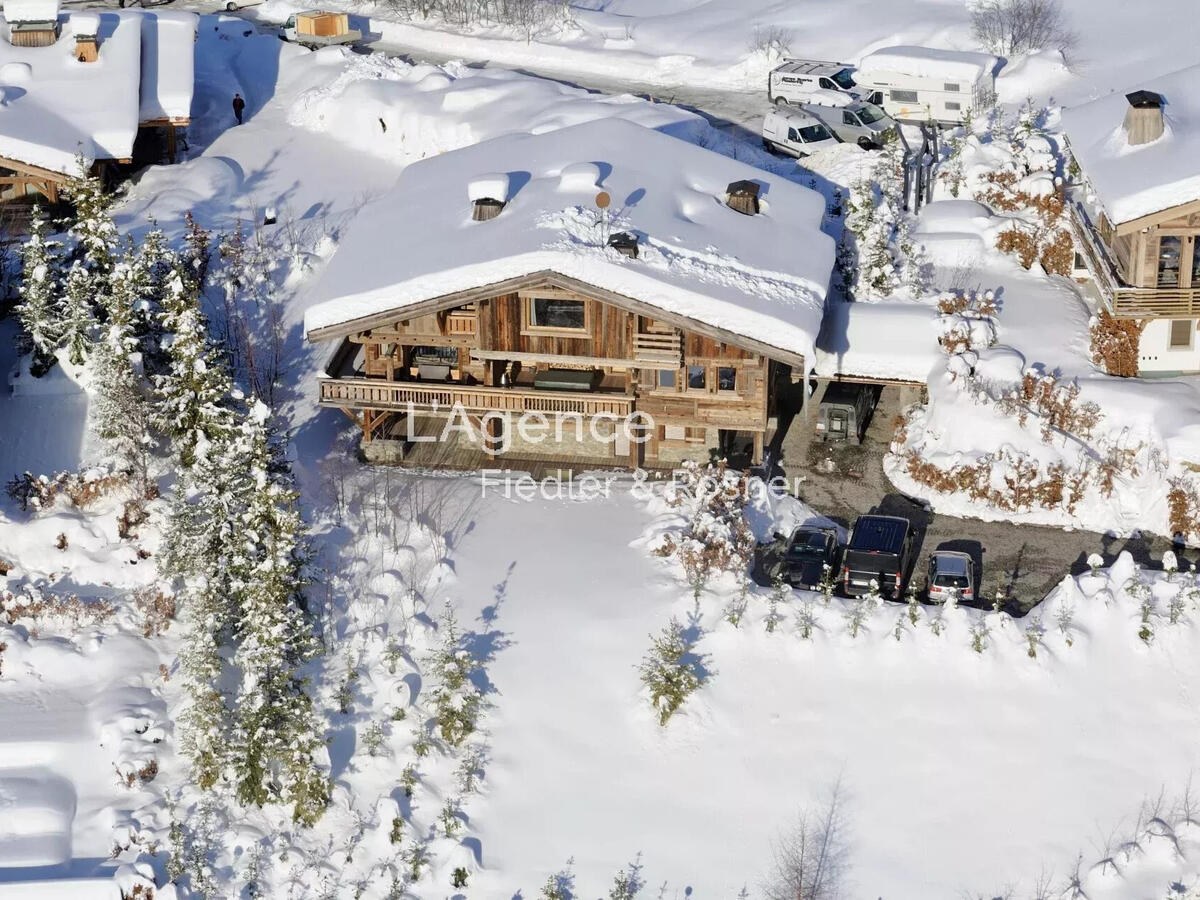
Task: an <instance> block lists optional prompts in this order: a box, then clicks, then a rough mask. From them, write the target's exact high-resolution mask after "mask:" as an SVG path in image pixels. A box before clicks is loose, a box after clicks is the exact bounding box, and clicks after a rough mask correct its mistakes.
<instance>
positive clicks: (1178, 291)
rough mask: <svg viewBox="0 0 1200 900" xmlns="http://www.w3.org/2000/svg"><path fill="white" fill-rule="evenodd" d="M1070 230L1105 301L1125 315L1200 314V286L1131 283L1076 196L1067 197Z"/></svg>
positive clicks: (1160, 316)
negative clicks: (1159, 285)
mask: <svg viewBox="0 0 1200 900" xmlns="http://www.w3.org/2000/svg"><path fill="white" fill-rule="evenodd" d="M1068 206H1069V209H1070V212H1071V232H1072V235H1073V236H1074V238H1075V244H1076V246H1077V247H1078V248H1079V250H1080V253H1081V255H1082V256H1083V259H1084V261H1085V262H1086V264H1087V268H1088V271H1089V272H1090V273H1091V275H1092V278H1093V279H1094V280H1095V282H1096V289H1097V290H1098V291H1099V292H1100V296H1101V298H1102V299H1103V300H1104V303H1105V305H1106V306H1107V307H1108V309H1109V311H1110V312H1111V313H1112V314H1113V315H1114V316H1121V317H1124V318H1196V317H1200V288H1195V287H1191V288H1178V287H1131V286H1130V285H1128V284H1127V283H1126V282H1125V280H1124V279H1123V278H1122V276H1121V270H1120V268H1119V267H1118V266H1117V263H1116V260H1115V259H1114V258H1113V256H1112V254H1111V253H1110V252H1109V250H1108V247H1107V246H1106V245H1105V242H1104V240H1103V238H1102V237H1101V233H1100V229H1099V227H1098V226H1097V225H1096V223H1095V221H1094V218H1093V216H1092V214H1091V213H1090V212H1089V211H1088V209H1087V208H1086V207H1085V206H1084V204H1083V203H1081V202H1080V200H1079V199H1078V198H1076V197H1069V198H1068Z"/></svg>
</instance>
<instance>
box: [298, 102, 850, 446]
mask: <svg viewBox="0 0 1200 900" xmlns="http://www.w3.org/2000/svg"><path fill="white" fill-rule="evenodd" d="M823 214H824V200H823V199H822V198H821V197H820V196H819V195H817V194H816V193H814V192H812V191H809V190H808V189H806V188H802V187H799V186H798V185H795V184H793V183H791V182H789V181H787V180H786V179H783V178H779V177H776V176H771V175H767V174H766V173H764V172H761V171H759V170H756V169H752V168H750V167H748V166H746V165H743V164H741V163H738V162H736V161H734V160H731V159H729V158H727V157H724V156H720V155H718V154H715V153H712V152H710V151H708V150H704V149H702V148H700V147H697V146H695V145H692V144H689V143H686V142H684V141H681V140H679V139H676V138H674V137H671V136H669V135H666V134H662V133H660V132H657V131H654V130H651V129H647V128H644V127H642V126H639V125H634V124H631V123H628V122H625V121H620V120H614V119H608V120H602V121H598V122H593V123H589V124H585V125H578V126H573V127H570V128H564V129H561V130H559V131H555V132H550V133H547V134H542V135H536V136H533V135H514V136H509V137H503V138H498V139H496V140H492V141H488V142H485V143H482V144H478V145H475V146H473V147H469V148H466V149H463V150H458V151H454V152H452V153H446V154H443V155H441V156H438V157H435V158H432V159H429V160H425V161H422V162H419V163H416V164H414V165H412V166H410V167H409V168H408V169H406V170H405V171H404V173H403V174H402V176H401V178H400V180H399V181H398V183H397V184H396V186H395V187H394V188H393V189H392V190H391V191H390V192H389V193H388V194H386V195H385V196H383V197H381V198H379V199H378V200H376V201H374V202H373V203H372V204H371V205H370V206H369V207H368V208H367V209H364V210H363V211H362V212H361V213H360V214H359V216H358V218H357V219H356V220H355V222H354V223H353V224H352V225H351V227H350V229H349V231H348V233H347V234H346V235H345V237H344V238H343V239H342V241H341V244H340V246H339V248H338V250H337V252H336V254H335V255H334V257H333V259H332V260H331V262H330V264H329V266H328V268H327V269H326V271H325V273H324V275H323V276H322V278H321V280H320V282H319V283H318V284H317V285H316V287H315V289H314V291H315V296H314V298H313V300H314V301H315V302H314V303H313V305H312V306H311V307H310V308H309V310H308V313H307V315H306V320H305V325H306V330H307V334H308V338H309V340H311V341H316V342H328V343H329V345H330V348H331V351H330V356H329V363H328V365H327V367H326V371H325V374H324V376H323V377H322V378H321V379H320V380H319V384H318V385H317V390H318V391H319V397H320V403H321V405H323V406H329V407H333V408H337V409H340V410H342V411H343V412H345V413H346V414H347V415H349V416H350V417H351V418H352V419H353V420H354V421H355V423H356V424H357V426H358V427H359V428H360V430H361V436H362V449H363V452H364V454H365V455H366V456H367V458H368V459H372V460H378V461H388V462H406V463H410V464H415V465H430V466H440V465H444V466H451V467H460V468H474V467H478V466H479V465H483V464H487V457H488V456H500V457H501V458H502V459H504V460H506V461H509V462H511V463H512V464H515V465H520V464H521V462H522V461H530V460H543V461H544V460H546V459H562V460H563V461H564V463H566V464H571V465H578V464H588V465H598V466H599V465H618V466H637V465H669V464H670V463H672V462H675V461H678V460H679V459H680V458H683V457H702V458H708V457H709V456H710V454H712V453H714V452H721V451H728V450H729V449H731V448H736V449H738V450H741V449H742V448H743V447H747V446H748V447H749V448H750V449H751V454H752V456H753V457H754V458H755V459H756V460H757V459H760V458H761V456H762V450H763V446H764V443H765V441H766V440H768V439H769V435H768V431H769V429H770V426H771V414H772V398H773V388H774V385H775V383H776V380H777V379H778V378H781V377H787V375H788V373H789V372H794V373H795V374H796V377H799V376H800V375H801V373H804V372H807V371H808V369H809V368H810V367H811V364H812V359H813V346H814V344H815V340H816V335H817V332H818V331H819V329H820V324H821V317H822V312H823V308H824V304H825V297H826V291H827V288H828V282H829V277H830V272H831V269H832V264H833V252H834V248H833V242H832V240H831V239H830V238H829V237H828V236H827V235H825V234H823V233H822V232H821V230H820V223H821V219H822V216H823ZM455 417H457V418H458V419H460V420H465V421H466V423H468V425H469V428H470V429H471V431H470V433H464V431H463V430H457V431H456V432H455V433H454V435H453V438H452V439H450V440H428V438H441V437H443V436H444V434H445V423H446V422H447V421H450V420H451V419H453V418H455ZM522 421H525V422H526V423H529V422H530V421H532V425H529V426H528V427H524V428H523V427H521V422H522ZM542 422H544V423H545V425H544V427H543V426H542V424H541V423H542ZM458 424H460V425H461V424H462V422H461V421H460V422H459V423H458ZM543 431H549V432H550V435H549V436H547V435H545V434H543Z"/></svg>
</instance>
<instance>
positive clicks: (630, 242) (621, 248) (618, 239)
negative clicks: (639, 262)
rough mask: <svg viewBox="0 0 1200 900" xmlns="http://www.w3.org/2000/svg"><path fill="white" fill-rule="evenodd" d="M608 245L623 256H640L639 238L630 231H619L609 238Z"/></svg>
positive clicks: (632, 257) (631, 257) (635, 257)
mask: <svg viewBox="0 0 1200 900" xmlns="http://www.w3.org/2000/svg"><path fill="white" fill-rule="evenodd" d="M608 246H609V247H611V248H612V249H613V250H616V251H617V252H618V253H620V254H621V255H622V256H628V257H629V258H630V259H637V258H638V238H637V235H636V234H633V233H632V232H630V231H618V232H617V233H616V234H614V235H612V236H611V237H609V239H608Z"/></svg>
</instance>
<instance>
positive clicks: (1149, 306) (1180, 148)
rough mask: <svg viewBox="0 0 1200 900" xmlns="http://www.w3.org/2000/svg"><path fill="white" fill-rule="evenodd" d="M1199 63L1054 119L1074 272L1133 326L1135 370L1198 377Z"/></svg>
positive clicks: (1199, 236)
mask: <svg viewBox="0 0 1200 900" xmlns="http://www.w3.org/2000/svg"><path fill="white" fill-rule="evenodd" d="M1198 80H1200V67H1193V68H1191V69H1187V70H1184V71H1183V72H1177V73H1174V74H1173V75H1168V76H1166V77H1165V78H1163V79H1159V80H1158V81H1156V82H1155V83H1153V85H1152V86H1153V87H1154V88H1155V90H1137V91H1133V92H1131V93H1128V94H1123V95H1122V94H1116V95H1110V96H1107V97H1103V98H1101V99H1100V100H1096V101H1092V102H1091V103H1087V104H1084V105H1082V106H1080V107H1076V108H1074V109H1069V110H1067V111H1065V113H1064V126H1065V129H1066V132H1067V137H1068V140H1069V146H1070V150H1071V153H1072V156H1073V159H1074V162H1075V165H1076V166H1077V167H1078V179H1077V183H1076V184H1075V185H1073V187H1072V189H1071V191H1070V200H1071V203H1070V211H1071V219H1072V230H1073V232H1074V237H1075V242H1076V248H1077V267H1078V268H1079V270H1080V271H1081V272H1084V271H1086V274H1087V275H1088V276H1089V277H1090V278H1091V279H1092V280H1094V283H1095V286H1096V289H1097V292H1098V293H1099V295H1100V299H1101V301H1102V303H1103V304H1104V305H1105V307H1106V308H1107V309H1108V310H1109V311H1110V312H1111V313H1112V314H1113V315H1115V316H1118V317H1123V318H1132V319H1136V320H1138V321H1139V322H1140V323H1141V324H1142V325H1143V331H1142V336H1141V342H1140V344H1141V346H1140V349H1139V370H1140V372H1142V373H1143V374H1151V373H1158V374H1172V373H1177V372H1196V371H1200V341H1198V340H1197V333H1196V332H1197V329H1198V328H1200V246H1198V241H1200V103H1198V102H1197V101H1196V98H1195V96H1194V95H1195V85H1196V83H1197V81H1198Z"/></svg>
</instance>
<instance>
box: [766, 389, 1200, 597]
mask: <svg viewBox="0 0 1200 900" xmlns="http://www.w3.org/2000/svg"><path fill="white" fill-rule="evenodd" d="M823 390H824V386H823V385H822V387H821V388H820V389H819V390H818V391H817V395H816V397H815V398H814V401H813V407H812V410H811V419H810V420H808V421H806V420H805V419H804V418H803V417H800V416H797V417H796V419H795V420H794V421H793V423H792V426H791V428H789V430H788V434H787V437H786V438H785V439H784V441H783V459H782V465H783V469H784V472H785V474H786V477H787V478H788V481H789V483H791V482H792V480H793V479H795V478H801V479H802V480H801V481H800V484H799V488H798V496H799V497H800V498H801V499H802V500H804V501H805V502H806V503H808V504H809V505H810V506H812V507H813V508H814V509H816V510H818V511H820V512H821V513H823V514H825V515H827V516H829V517H830V518H832V519H834V520H835V521H837V522H838V523H839V524H843V525H847V526H849V525H850V524H852V523H853V521H854V519H855V518H856V517H857V516H860V515H862V514H864V513H867V512H881V513H884V514H886V515H899V516H904V517H906V518H908V519H910V520H911V521H912V522H913V523H914V525H915V526H916V527H917V529H918V531H919V532H920V533H919V540H920V548H921V549H920V554H919V556H918V558H917V564H916V567H915V568H914V573H915V577H916V578H917V579H918V583H919V584H924V573H925V567H926V561H927V559H928V557H929V553H930V551H932V550H937V549H947V550H964V551H966V552H968V553H971V554H972V556H974V557H975V560H976V566H977V568H979V569H980V571H982V579H981V584H980V585H979V597H980V599H981V601H984V602H986V603H990V602H991V600H992V598H993V597H994V596H995V593H996V590H997V588H998V587H999V588H1002V589H1003V590H1005V591H1006V593H1007V595H1008V597H1009V598H1010V602H1009V603H1008V604H1007V608H1008V609H1009V610H1010V611H1011V612H1013V613H1015V614H1022V613H1024V612H1026V611H1027V610H1028V609H1029V608H1030V607H1031V606H1033V605H1034V604H1036V603H1037V602H1038V601H1040V600H1041V599H1042V598H1043V597H1044V596H1045V595H1046V594H1047V593H1048V592H1049V591H1050V589H1051V588H1053V587H1054V585H1055V584H1057V583H1058V582H1059V581H1060V580H1062V577H1063V575H1064V574H1065V573H1066V572H1068V571H1069V572H1071V573H1072V574H1077V573H1079V572H1082V571H1085V570H1086V569H1087V558H1088V556H1089V555H1091V554H1092V553H1099V554H1101V555H1102V556H1103V557H1104V558H1105V560H1106V561H1110V560H1112V559H1115V558H1116V556H1117V554H1119V553H1120V552H1121V551H1122V550H1128V551H1129V552H1130V553H1132V554H1133V557H1134V559H1135V560H1137V561H1138V562H1139V563H1141V564H1142V565H1147V566H1151V567H1153V568H1159V567H1161V565H1162V554H1163V551H1165V550H1170V549H1171V542H1170V541H1169V540H1167V539H1166V538H1161V537H1156V536H1152V535H1146V536H1144V537H1132V538H1128V539H1125V538H1114V537H1111V536H1109V535H1104V534H1100V533H1097V532H1092V531H1064V530H1062V529H1059V528H1047V527H1043V526H1037V525H1023V524H1022V525H1017V524H1011V523H1007V522H983V521H980V520H978V519H964V518H958V517H956V516H946V515H940V514H938V513H936V512H930V511H928V510H927V509H926V508H925V506H924V505H923V504H921V503H919V502H915V501H913V500H911V499H910V498H908V497H906V496H905V495H903V494H901V493H900V492H899V491H897V490H896V488H895V487H894V486H893V485H892V484H891V482H890V481H888V479H887V477H886V476H885V475H884V472H883V455H884V453H886V452H887V447H888V443H889V441H890V439H891V433H892V422H893V420H894V418H895V417H896V416H897V415H898V414H899V413H900V411H901V409H902V408H903V406H905V405H907V404H909V403H911V402H913V401H914V400H916V399H917V391H918V389H917V388H907V387H898V386H894V385H890V386H887V387H885V388H884V389H883V393H882V396H881V397H880V401H879V406H878V407H877V408H876V410H875V414H874V416H873V418H872V420H871V424H870V427H869V428H868V430H867V437H866V440H865V441H864V442H863V444H862V445H861V446H852V445H847V444H826V443H823V442H820V441H814V440H811V438H812V435H813V423H814V422H815V420H816V403H817V402H819V400H820V396H821V393H822V392H823ZM1177 553H1178V555H1179V557H1180V565H1181V566H1182V565H1186V562H1185V561H1184V560H1185V558H1186V559H1187V560H1188V561H1196V560H1197V554H1196V553H1195V552H1194V551H1191V552H1189V553H1181V552H1179V551H1177Z"/></svg>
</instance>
